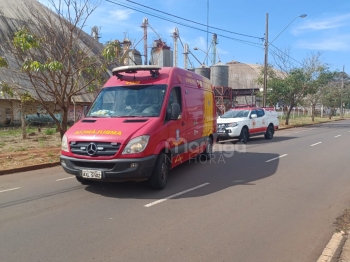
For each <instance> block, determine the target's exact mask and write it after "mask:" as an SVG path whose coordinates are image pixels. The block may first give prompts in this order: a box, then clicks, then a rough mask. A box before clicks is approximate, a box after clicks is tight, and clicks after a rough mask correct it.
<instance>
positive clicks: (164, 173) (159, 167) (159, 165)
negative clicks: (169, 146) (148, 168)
mask: <svg viewBox="0 0 350 262" xmlns="http://www.w3.org/2000/svg"><path fill="white" fill-rule="evenodd" d="M169 169H170V167H169V160H168V157H167V155H166V154H164V153H163V152H161V153H160V154H159V156H158V158H157V160H156V164H155V165H154V169H153V173H152V175H151V177H150V178H149V179H148V181H149V185H150V187H151V188H153V189H157V190H161V189H163V188H165V186H166V183H167V181H168V173H169Z"/></svg>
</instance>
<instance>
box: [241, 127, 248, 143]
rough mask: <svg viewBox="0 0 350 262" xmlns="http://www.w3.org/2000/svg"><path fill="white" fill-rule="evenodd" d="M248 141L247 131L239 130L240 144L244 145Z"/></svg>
mask: <svg viewBox="0 0 350 262" xmlns="http://www.w3.org/2000/svg"><path fill="white" fill-rule="evenodd" d="M248 140H249V131H248V128H246V127H243V128H242V130H241V134H240V136H239V142H242V143H244V144H246V143H247V142H248Z"/></svg>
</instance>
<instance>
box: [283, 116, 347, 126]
mask: <svg viewBox="0 0 350 262" xmlns="http://www.w3.org/2000/svg"><path fill="white" fill-rule="evenodd" d="M346 117H347V118H348V117H349V116H345V118H346ZM278 119H279V121H280V127H281V128H283V127H290V126H302V125H307V124H317V123H323V122H329V121H334V120H337V119H340V116H333V117H332V119H329V118H328V116H324V117H322V118H321V117H315V121H314V122H312V119H311V117H310V116H304V117H296V118H292V117H291V118H289V123H288V126H286V125H285V124H284V123H285V118H282V119H281V118H280V117H279V118H278Z"/></svg>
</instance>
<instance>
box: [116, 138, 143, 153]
mask: <svg viewBox="0 0 350 262" xmlns="http://www.w3.org/2000/svg"><path fill="white" fill-rule="evenodd" d="M148 140H149V136H139V137H136V138H134V139H131V140H130V141H129V143H128V144H127V145H126V147H125V148H124V150H123V153H122V154H123V155H126V154H136V153H141V152H142V151H143V150H145V148H146V146H147V144H148Z"/></svg>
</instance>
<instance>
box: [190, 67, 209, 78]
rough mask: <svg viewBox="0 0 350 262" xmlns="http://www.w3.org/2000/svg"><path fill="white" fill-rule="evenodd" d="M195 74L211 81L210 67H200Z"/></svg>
mask: <svg viewBox="0 0 350 262" xmlns="http://www.w3.org/2000/svg"><path fill="white" fill-rule="evenodd" d="M194 72H195V73H196V74H198V75H201V76H204V77H206V78H208V79H210V67H198V68H196V69H195V70H194Z"/></svg>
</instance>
